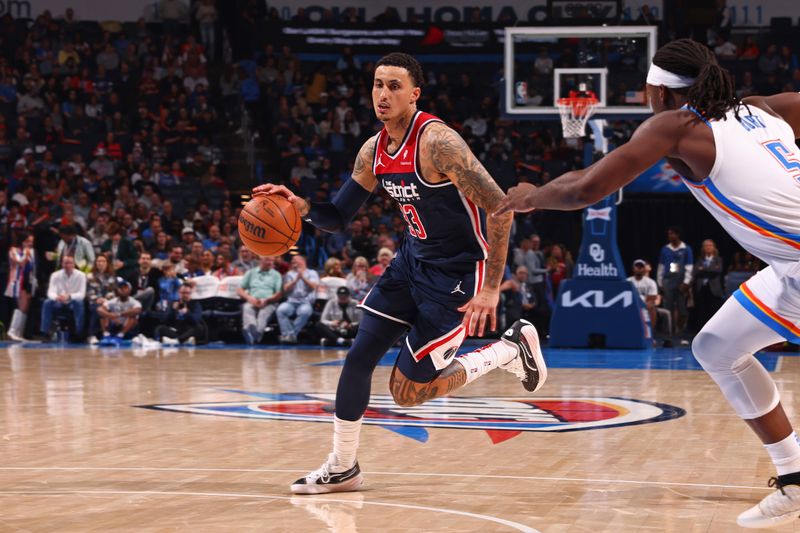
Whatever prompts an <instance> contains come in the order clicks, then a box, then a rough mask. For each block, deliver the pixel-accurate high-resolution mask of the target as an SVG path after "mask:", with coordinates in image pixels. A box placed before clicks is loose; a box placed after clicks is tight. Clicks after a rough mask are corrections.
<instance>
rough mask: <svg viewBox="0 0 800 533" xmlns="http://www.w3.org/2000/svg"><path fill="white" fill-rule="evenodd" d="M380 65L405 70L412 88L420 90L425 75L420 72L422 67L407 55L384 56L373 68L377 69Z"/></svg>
mask: <svg viewBox="0 0 800 533" xmlns="http://www.w3.org/2000/svg"><path fill="white" fill-rule="evenodd" d="M381 65H385V66H387V67H400V68H404V69H406V70H407V71H408V75H409V76H411V81H413V82H414V87H420V88H421V87H422V85H423V84H424V83H425V74H424V73H423V72H422V65H420V64H419V61H417V60H416V59H414V58H413V57H411V56H410V55H408V54H404V53H403V52H392V53H391V54H386V55H385V56H383V57H382V58H380V59H379V60H378V62H377V63H375V68H376V69H377V68H378V67H380V66H381Z"/></svg>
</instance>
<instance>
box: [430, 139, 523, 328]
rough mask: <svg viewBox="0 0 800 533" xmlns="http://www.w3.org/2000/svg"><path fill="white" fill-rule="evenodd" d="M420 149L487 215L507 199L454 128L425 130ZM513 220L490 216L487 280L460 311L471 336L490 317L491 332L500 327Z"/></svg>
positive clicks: (434, 168) (509, 216)
mask: <svg viewBox="0 0 800 533" xmlns="http://www.w3.org/2000/svg"><path fill="white" fill-rule="evenodd" d="M419 146H420V155H421V158H422V161H423V162H424V165H423V168H427V169H428V170H429V171H434V172H436V173H438V174H439V177H440V178H441V179H442V180H444V179H449V180H451V181H452V182H453V184H454V185H455V186H456V187H457V188H458V190H459V191H461V193H462V194H463V195H464V196H466V197H467V198H469V199H470V200H471V201H472V202H473V203H475V204H476V205H478V206H479V207H481V208H483V210H484V211H486V213H487V215H491V214H492V213H494V212H495V211H496V210H497V208H498V206H499V205H500V204H501V203H502V202H503V200H504V199H505V195H504V194H503V191H502V190H500V187H498V185H497V183H496V182H495V181H494V179H492V177H491V176H490V175H489V173H488V172H487V171H486V169H485V168H483V165H481V163H480V161H478V159H477V158H476V157H475V156H474V155H473V153H472V151H471V150H470V149H469V146H468V145H467V143H466V142H464V139H462V138H461V136H460V135H458V134H457V133H456V132H455V131H453V130H452V129H451V128H449V127H447V126H446V125H444V124H441V123H433V124H431V125H430V126H428V127H427V128H425V130H424V131H423V133H422V138H421V139H420V144H419ZM512 219H513V214H511V213H506V214H504V215H501V216H487V217H486V232H487V234H488V235H487V236H488V241H489V258H488V260H487V262H486V281H485V283H484V286H483V289H482V290H481V291H480V292H479V293H478V295H477V296H475V298H473V299H472V300H471V301H470V302H469V303H467V305H465V306H464V307H462V308H461V309H460V310H461V311H464V313H465V315H464V325H465V326H467V333H468V334H469V335H472V334H473V333H474V332H475V330H476V326H478V327H477V331H478V335H480V336H482V335H483V332H484V328H485V326H486V318H487V316H488V317H489V318H490V320H491V329H492V330H494V329H495V328H496V325H497V302H498V300H499V297H500V296H499V295H500V291H499V287H500V282H501V281H502V279H503V271H504V270H505V265H506V256H507V255H508V237H509V232H510V230H511V221H512Z"/></svg>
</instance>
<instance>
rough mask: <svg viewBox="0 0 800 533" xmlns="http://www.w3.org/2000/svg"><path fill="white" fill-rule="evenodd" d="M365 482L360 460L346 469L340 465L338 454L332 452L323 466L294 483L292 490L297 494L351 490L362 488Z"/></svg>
mask: <svg viewBox="0 0 800 533" xmlns="http://www.w3.org/2000/svg"><path fill="white" fill-rule="evenodd" d="M363 483H364V477H363V476H362V475H361V469H360V468H359V467H358V461H356V464H354V465H353V466H352V468H348V469H344V468H342V467H340V466H338V464H337V462H336V455H335V454H333V453H332V454H330V455H328V460H327V461H325V463H323V465H322V466H321V467H319V468H318V469H316V470H314V471H313V472H311V473H309V474H308V475H307V476H306V477H301V478H300V479H298V480H297V481H295V482H294V483H292V486H291V490H292V492H293V493H295V494H324V493H327V492H350V491H355V490H358V489H360V488H361V485H362V484H363Z"/></svg>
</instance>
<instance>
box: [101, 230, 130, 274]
mask: <svg viewBox="0 0 800 533" xmlns="http://www.w3.org/2000/svg"><path fill="white" fill-rule="evenodd" d="M108 234H109V235H110V237H109V239H108V240H107V241H106V242H104V243H103V245H102V246H101V247H100V252H101V253H103V254H104V255H105V256H106V257H108V259H109V261H110V262H111V265H112V266H113V267H114V272H115V273H116V275H117V276H119V277H121V278H126V279H127V278H129V277H131V276H133V275H134V274H135V273H136V265H137V263H138V261H139V253H138V252H137V251H136V248H135V247H134V246H133V242H132V241H131V240H130V239H128V238H127V237H124V236H123V230H122V227H121V226H120V225H119V224H117V223H116V222H112V223H111V224H109V226H108Z"/></svg>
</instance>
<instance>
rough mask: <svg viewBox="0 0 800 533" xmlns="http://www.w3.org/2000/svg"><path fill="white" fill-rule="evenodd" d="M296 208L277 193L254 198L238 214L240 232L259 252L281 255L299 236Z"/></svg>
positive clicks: (248, 244)
mask: <svg viewBox="0 0 800 533" xmlns="http://www.w3.org/2000/svg"><path fill="white" fill-rule="evenodd" d="M301 228H302V223H301V221H300V213H298V211H297V208H296V207H295V206H294V204H292V203H291V202H290V201H289V200H288V199H287V198H286V197H284V196H281V195H279V194H270V195H268V196H259V197H257V198H253V199H252V200H250V201H249V202H247V204H246V205H245V206H244V209H242V213H241V214H240V215H239V236H240V237H241V238H242V242H243V243H244V245H245V246H247V248H249V249H250V250H251V251H252V252H254V253H256V254H258V255H283V254H285V253H286V252H288V251H289V249H290V248H291V247H292V246H294V244H295V243H296V242H297V239H299V238H300V230H301Z"/></svg>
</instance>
